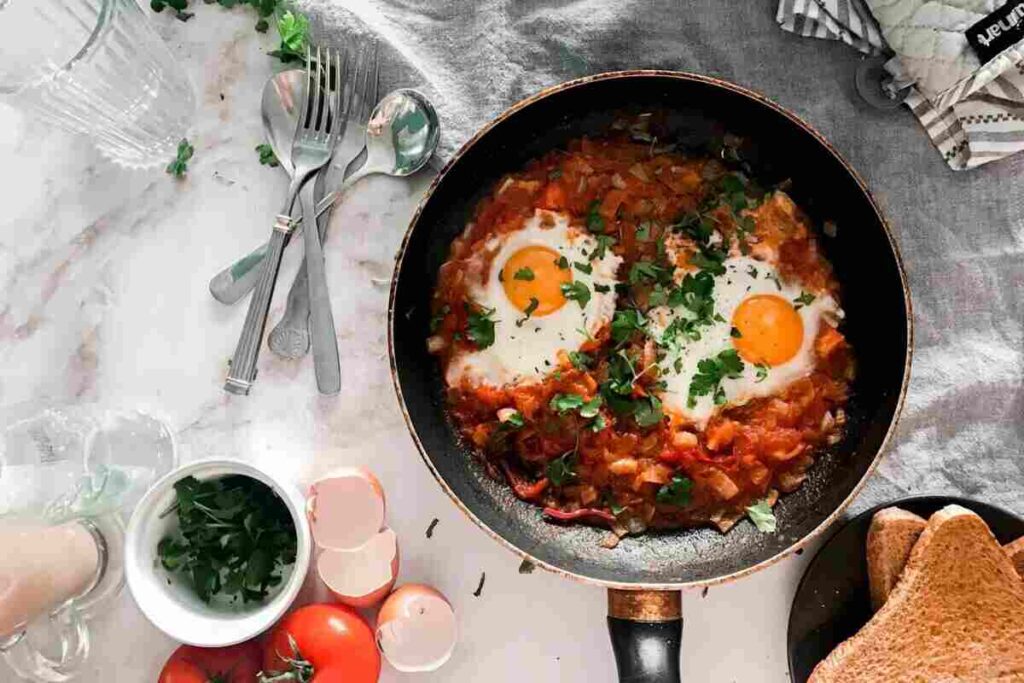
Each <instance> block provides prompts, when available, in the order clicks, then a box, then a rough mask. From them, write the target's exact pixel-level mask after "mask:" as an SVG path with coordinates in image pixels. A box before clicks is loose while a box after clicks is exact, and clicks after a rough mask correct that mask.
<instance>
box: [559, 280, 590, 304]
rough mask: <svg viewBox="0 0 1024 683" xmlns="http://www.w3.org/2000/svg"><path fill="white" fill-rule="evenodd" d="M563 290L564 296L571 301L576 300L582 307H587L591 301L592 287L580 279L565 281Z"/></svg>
mask: <svg viewBox="0 0 1024 683" xmlns="http://www.w3.org/2000/svg"><path fill="white" fill-rule="evenodd" d="M561 290H562V296H564V297H565V298H566V299H569V300H570V301H575V302H576V303H578V304H579V305H580V308H585V307H586V305H587V302H589V301H590V289H589V288H588V287H587V286H586V285H585V284H583V283H582V282H580V281H579V280H575V281H573V282H563V283H562V286H561Z"/></svg>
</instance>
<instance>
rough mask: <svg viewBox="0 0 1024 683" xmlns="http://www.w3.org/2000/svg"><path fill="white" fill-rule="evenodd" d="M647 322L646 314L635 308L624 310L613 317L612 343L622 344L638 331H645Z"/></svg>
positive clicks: (620, 310)
mask: <svg viewBox="0 0 1024 683" xmlns="http://www.w3.org/2000/svg"><path fill="white" fill-rule="evenodd" d="M646 325H647V321H646V320H645V319H644V314H643V313H641V312H640V311H638V310H637V309H635V308H622V309H619V310H617V311H615V315H614V316H613V317H612V327H611V330H612V341H613V342H615V343H616V344H621V343H623V342H624V341H626V340H627V339H629V337H630V336H631V335H632V334H633V333H634V332H637V331H643V330H644V328H645V326H646Z"/></svg>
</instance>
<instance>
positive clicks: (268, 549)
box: [157, 475, 296, 603]
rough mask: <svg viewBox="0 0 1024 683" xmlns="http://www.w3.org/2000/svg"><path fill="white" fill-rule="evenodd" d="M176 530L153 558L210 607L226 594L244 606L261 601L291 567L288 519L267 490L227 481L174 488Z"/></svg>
mask: <svg viewBox="0 0 1024 683" xmlns="http://www.w3.org/2000/svg"><path fill="white" fill-rule="evenodd" d="M174 491H175V495H176V502H175V504H174V506H173V507H172V508H171V509H170V510H168V511H167V512H166V513H165V515H166V514H170V513H172V512H173V513H176V514H177V517H178V530H177V531H176V532H175V533H173V534H171V535H168V536H165V537H164V538H163V539H161V541H160V543H159V544H158V545H157V557H158V558H159V560H160V563H161V565H163V567H164V569H166V570H167V571H169V572H173V573H180V574H182V575H184V577H185V578H186V579H187V580H188V581H189V583H190V584H191V586H192V588H193V590H194V591H195V593H196V596H198V597H199V599H200V600H202V601H203V602H205V603H209V602H210V601H211V600H212V599H213V598H214V597H215V596H217V595H219V594H225V595H228V596H231V597H232V599H234V600H237V599H239V598H241V599H242V601H243V602H246V603H249V602H258V601H261V600H264V599H265V598H266V597H267V595H268V594H269V592H270V589H271V588H272V587H274V586H276V585H277V584H279V583H280V582H281V579H282V577H281V573H280V571H279V570H280V569H281V568H282V567H284V566H286V565H289V564H292V563H294V562H295V553H296V535H295V525H294V522H293V521H292V517H291V513H289V512H288V508H287V507H286V506H285V504H284V502H283V501H282V500H281V499H280V498H279V497H278V496H277V494H275V493H274V492H273V490H272V489H270V487H268V486H267V485H265V484H263V483H262V482H259V481H257V480H255V479H252V478H250V477H246V476H241V475H229V476H226V477H221V478H219V479H210V480H204V481H200V480H198V479H196V478H195V477H191V476H189V477H185V478H184V479H182V480H181V481H179V482H177V483H176V484H175V485H174Z"/></svg>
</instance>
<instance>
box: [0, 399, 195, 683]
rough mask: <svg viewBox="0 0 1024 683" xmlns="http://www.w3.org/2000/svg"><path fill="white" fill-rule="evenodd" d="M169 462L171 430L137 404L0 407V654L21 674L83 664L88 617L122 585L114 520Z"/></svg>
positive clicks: (37, 676) (57, 672) (69, 672)
mask: <svg viewBox="0 0 1024 683" xmlns="http://www.w3.org/2000/svg"><path fill="white" fill-rule="evenodd" d="M175 462H176V448H175V442H174V439H173V435H172V433H171V431H170V430H169V429H168V427H167V426H166V425H165V424H164V423H163V422H161V421H160V420H157V419H156V418H154V417H152V416H150V415H147V414H145V413H142V412H139V411H122V410H109V409H104V408H101V407H99V406H91V405H87V406H59V407H52V406H42V407H41V406H39V405H33V404H27V405H21V406H16V407H13V408H6V409H0V656H2V657H3V659H4V660H5V661H6V662H7V664H8V665H9V666H10V667H11V668H12V669H14V671H15V672H16V673H18V674H19V675H20V676H22V677H23V678H26V679H28V680H34V681H53V682H59V681H67V680H70V679H71V678H73V677H74V675H75V674H76V673H77V672H78V671H79V670H80V669H81V667H82V665H83V664H84V663H85V661H86V659H87V658H88V655H89V633H88V628H87V626H86V622H87V620H88V619H89V618H90V617H92V616H94V615H96V614H98V613H100V612H102V611H103V609H104V608H105V607H106V606H107V605H109V603H110V602H111V600H112V599H113V598H114V597H116V596H117V595H118V594H119V593H120V591H121V589H122V588H123V586H124V562H123V558H124V527H123V523H122V518H123V516H126V515H127V514H129V513H130V512H131V509H132V507H133V506H134V505H135V503H136V502H137V501H138V499H139V497H141V495H142V494H143V493H144V492H145V490H146V488H147V487H148V486H149V484H151V483H152V482H153V481H155V480H156V479H157V478H159V477H160V476H162V475H163V474H165V473H167V472H169V471H170V470H171V469H173V468H174V465H175Z"/></svg>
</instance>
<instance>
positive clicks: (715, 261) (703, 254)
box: [690, 249, 726, 275]
mask: <svg viewBox="0 0 1024 683" xmlns="http://www.w3.org/2000/svg"><path fill="white" fill-rule="evenodd" d="M725 256H726V254H725V252H724V251H720V250H718V249H704V250H702V251H699V252H697V253H696V254H694V255H693V256H691V257H690V263H691V264H692V265H695V266H697V267H698V268H700V269H701V270H703V271H707V272H708V273H711V274H712V275H725V266H724V265H723V262H724V261H725Z"/></svg>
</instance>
